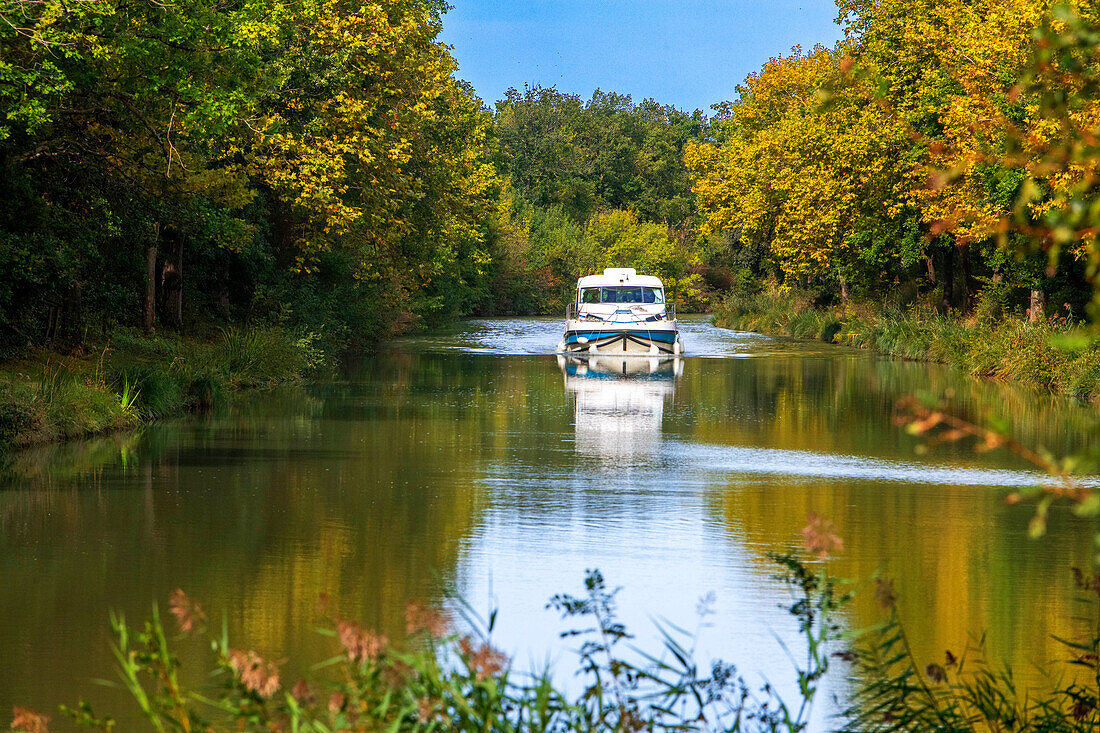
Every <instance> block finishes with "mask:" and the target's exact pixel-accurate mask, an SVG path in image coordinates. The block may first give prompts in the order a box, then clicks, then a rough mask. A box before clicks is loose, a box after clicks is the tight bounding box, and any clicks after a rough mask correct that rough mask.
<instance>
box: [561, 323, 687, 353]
mask: <svg viewBox="0 0 1100 733" xmlns="http://www.w3.org/2000/svg"><path fill="white" fill-rule="evenodd" d="M558 350H559V351H563V352H566V353H570V352H582V353H587V354H616V355H620V354H627V355H631V354H633V355H638V356H654V355H658V354H666V355H676V354H680V353H681V352H682V351H683V341H682V340H681V339H680V334H679V332H678V331H677V330H676V327H675V325H674V322H670V321H665V322H664V323H662V324H661V326H660V327H657V328H653V327H650V328H632V327H626V328H624V327H622V326H619V327H615V326H614V325H612V324H607V326H605V327H604V328H592V327H591V326H587V327H586V326H582V325H581V324H580V323H577V324H576V325H574V323H570V324H569V327H567V328H566V331H565V335H564V336H563V337H562V342H561V344H560V345H559V349H558Z"/></svg>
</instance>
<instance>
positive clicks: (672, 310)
mask: <svg viewBox="0 0 1100 733" xmlns="http://www.w3.org/2000/svg"><path fill="white" fill-rule="evenodd" d="M665 318H666V319H668V320H670V321H675V320H676V304H675V303H665Z"/></svg>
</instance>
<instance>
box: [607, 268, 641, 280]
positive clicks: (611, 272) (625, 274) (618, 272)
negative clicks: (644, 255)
mask: <svg viewBox="0 0 1100 733" xmlns="http://www.w3.org/2000/svg"><path fill="white" fill-rule="evenodd" d="M637 274H638V271H637V270H635V269H634V268H633V267H607V268H604V271H603V276H604V277H609V278H612V279H614V280H618V281H619V282H623V281H624V280H629V279H630V278H632V277H634V276H636V275H637Z"/></svg>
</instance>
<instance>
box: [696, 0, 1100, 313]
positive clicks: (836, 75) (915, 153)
mask: <svg viewBox="0 0 1100 733" xmlns="http://www.w3.org/2000/svg"><path fill="white" fill-rule="evenodd" d="M838 5H839V8H840V17H839V20H840V22H841V23H842V25H843V26H844V29H845V39H844V40H843V41H842V42H841V43H840V44H839V45H838V46H837V47H836V48H835V49H824V48H815V49H813V50H812V51H811V52H809V53H802V52H801V51H799V50H798V49H796V50H795V52H794V53H793V54H792V55H791V56H789V57H786V58H779V59H773V60H772V61H770V62H769V63H768V64H766V65H765V66H764V68H763V69H762V70H761V71H760V72H759V73H757V74H754V75H751V76H750V77H749V78H748V79H747V80H746V81H745V83H744V84H743V85H742V86H741V87H739V89H738V91H739V97H738V99H737V100H735V101H734V102H731V103H729V104H728V105H724V106H722V107H721V109H720V114H719V116H718V117H717V118H716V119H715V120H714V121H713V123H712V133H713V134H712V139H711V140H707V141H704V142H702V143H692V144H689V145H688V148H687V163H688V165H689V167H690V169H691V170H692V173H693V175H694V176H695V177H696V184H695V191H696V193H697V194H698V196H699V205H700V207H701V214H702V219H703V228H704V230H705V231H715V232H727V233H729V234H731V235H732V236H733V237H735V238H736V240H737V248H738V252H739V254H740V255H741V256H740V257H739V259H740V261H742V262H743V263H745V265H746V267H748V268H751V270H752V271H753V273H754V274H756V275H758V276H771V277H774V278H775V279H777V280H778V281H780V282H782V283H786V284H790V285H801V286H804V287H807V286H808V287H811V288H814V289H816V290H818V291H819V292H820V293H821V294H822V296H823V297H824V298H825V299H826V300H827V299H830V298H836V297H837V296H839V299H843V300H845V301H846V300H847V298H848V295H849V293H850V292H851V291H850V288H855V293H856V294H862V295H871V296H876V297H877V296H883V295H889V296H891V299H893V300H895V301H897V302H898V303H899V304H906V303H908V302H912V301H913V300H915V299H916V298H917V297H918V295H923V296H925V299H926V300H928V301H930V302H931V303H933V304H935V305H936V306H937V307H939V308H940V309H941V310H946V309H949V308H956V309H962V310H965V311H968V310H969V309H970V308H971V307H972V306H973V304H974V301H975V297H976V294H977V293H978V292H979V291H981V290H982V289H983V288H986V287H994V288H998V289H1001V290H1006V291H1008V293H1007V297H1008V299H1009V300H1010V302H1011V304H1012V305H1014V306H1023V305H1029V306H1031V307H1032V312H1033V313H1034V314H1035V316H1036V317H1039V316H1041V315H1042V310H1043V306H1044V303H1045V302H1046V301H1049V302H1050V305H1051V306H1052V308H1051V310H1052V311H1053V310H1057V311H1059V312H1061V313H1062V314H1063V315H1069V316H1071V317H1073V318H1081V317H1083V315H1084V306H1085V303H1086V302H1087V300H1088V299H1089V295H1090V291H1091V288H1090V287H1089V281H1090V280H1091V279H1092V278H1093V276H1094V275H1095V270H1096V258H1097V254H1096V249H1095V246H1094V242H1095V236H1094V232H1095V225H1096V216H1097V214H1096V211H1094V209H1095V207H1094V206H1092V205H1091V202H1092V201H1093V200H1094V198H1095V197H1094V196H1093V189H1094V188H1095V178H1096V161H1097V156H1096V152H1097V151H1096V138H1095V130H1096V127H1097V111H1098V107H1097V100H1098V96H1097V91H1098V89H1097V86H1096V78H1097V73H1098V71H1100V64H1098V58H1097V53H1096V48H1097V46H1096V38H1097V37H1096V29H1097V21H1098V18H1097V16H1096V10H1095V7H1094V6H1093V5H1090V4H1086V3H1068V4H1067V3H1055V2H1052V0H1016V1H1014V2H1011V3H1007V4H1001V5H999V6H998V7H997V8H990V7H989V5H988V4H986V3H979V2H974V1H973V0H949V1H948V2H934V3H933V2H923V0H882V1H881V2H879V1H875V2H871V1H869V0H867V1H865V0H840V2H839V3H838ZM1078 6H1079V7H1078ZM1059 253H1061V254H1065V255H1068V256H1062V257H1056V256H1054V255H1057V254H1059ZM898 286H900V287H898ZM1029 295H1030V300H1028V296H1029Z"/></svg>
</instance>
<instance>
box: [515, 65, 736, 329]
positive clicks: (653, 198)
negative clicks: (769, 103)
mask: <svg viewBox="0 0 1100 733" xmlns="http://www.w3.org/2000/svg"><path fill="white" fill-rule="evenodd" d="M495 127H496V135H497V139H498V144H499V154H498V166H499V170H500V172H501V174H502V175H504V176H509V177H510V181H511V185H510V187H509V189H508V190H507V191H506V192H505V195H504V197H503V199H502V202H501V216H500V227H501V248H500V250H499V251H498V252H497V257H496V258H495V259H496V262H497V265H498V273H499V276H498V279H497V281H496V287H495V291H496V293H497V301H496V303H495V307H496V308H497V310H499V311H505V312H520V313H527V312H558V311H559V310H560V309H561V307H562V306H563V305H564V303H565V301H566V300H568V299H569V298H570V297H571V296H572V290H573V288H574V287H575V286H576V280H577V278H578V277H581V276H582V275H588V274H592V273H593V272H598V271H599V270H601V269H602V268H604V267H613V266H614V267H635V268H637V269H638V271H639V272H645V273H647V274H654V275H657V276H659V277H661V278H662V279H663V280H664V281H665V285H666V287H668V288H669V290H670V292H672V293H674V294H675V297H676V298H677V300H678V301H679V302H680V303H681V305H682V306H686V307H689V308H694V309H699V308H706V307H707V305H708V303H709V300H710V294H711V292H712V291H713V290H714V289H715V288H720V287H724V286H726V285H728V263H727V262H726V261H725V258H724V253H728V247H726V246H725V243H724V241H723V240H722V239H721V238H720V237H719V238H716V239H715V240H714V241H711V240H709V239H704V238H700V237H698V236H697V227H696V226H695V203H694V197H693V194H692V191H691V178H690V176H689V175H688V171H687V168H686V167H685V166H684V162H683V152H684V148H685V146H686V145H687V143H688V142H689V141H691V140H699V139H702V138H703V137H704V136H705V135H706V130H707V128H708V123H707V119H706V118H705V116H704V115H703V114H702V113H701V112H699V111H698V110H696V111H695V112H694V113H691V114H688V113H686V112H682V111H680V110H677V109H676V108H674V107H668V106H664V105H661V104H658V103H657V102H655V101H653V100H651V99H647V100H645V101H643V102H641V103H640V104H638V103H635V102H633V101H632V100H631V98H630V97H628V96H623V95H619V94H613V93H606V92H601V91H599V90H596V92H595V93H594V94H593V95H592V98H591V99H589V100H588V101H584V100H582V99H581V98H580V97H578V96H576V95H573V94H565V93H563V92H559V91H558V90H556V89H545V88H543V87H534V88H531V87H527V88H525V89H524V91H523V93H522V94H521V93H520V92H518V91H517V90H515V89H510V90H509V91H508V93H507V94H506V95H505V97H504V99H502V100H500V101H499V102H497V105H496V113H495Z"/></svg>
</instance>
